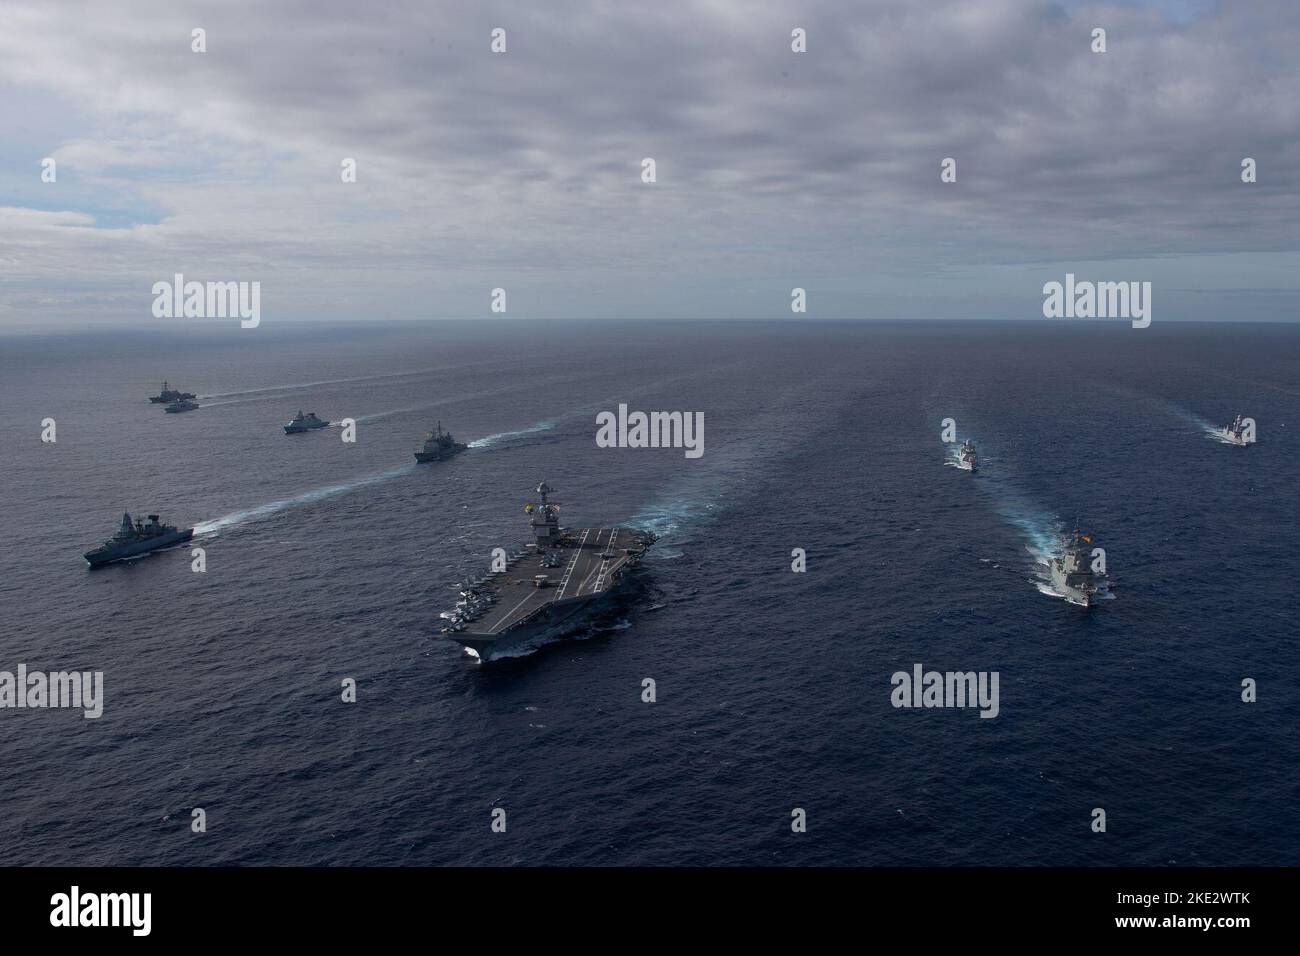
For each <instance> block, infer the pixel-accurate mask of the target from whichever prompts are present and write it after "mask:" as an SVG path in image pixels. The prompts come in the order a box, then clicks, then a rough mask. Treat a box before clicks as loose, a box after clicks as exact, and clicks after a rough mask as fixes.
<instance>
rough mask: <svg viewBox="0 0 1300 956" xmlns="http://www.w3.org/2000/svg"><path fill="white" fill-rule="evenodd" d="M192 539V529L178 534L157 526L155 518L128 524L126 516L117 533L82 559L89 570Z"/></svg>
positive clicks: (151, 516) (171, 529)
mask: <svg viewBox="0 0 1300 956" xmlns="http://www.w3.org/2000/svg"><path fill="white" fill-rule="evenodd" d="M192 537H194V529H193V528H186V529H185V530H184V531H181V530H180V529H179V528H177V527H176V526H175V525H171V524H159V522H158V516H157V515H149V521H148V522H147V523H146V522H143V521H140V520H138V519H137V520H136V521H135V522H134V523H132V521H131V516H130V515H129V514H124V515H122V527H120V528H118V530H117V534H115V535H113V537H111V538H109V539H108V540H107V541H105V542H104V543H103V544H102V545H100V546H99V547H98V548H96V549H95V550H93V551H87V552H86V553H85V554H84V555H83V557H84V558H85V559H86V561H87V563H89V564H90V566H91V567H92V568H95V567H99V565H101V564H108V563H109V562H110V561H121V560H122V559H123V558H134V557H136V556H138V555H141V554H148V553H149V552H150V551H157V550H158V549H159V548H169V547H171V546H172V545H174V544H181V543H182V542H184V541H188V540H190V538H192Z"/></svg>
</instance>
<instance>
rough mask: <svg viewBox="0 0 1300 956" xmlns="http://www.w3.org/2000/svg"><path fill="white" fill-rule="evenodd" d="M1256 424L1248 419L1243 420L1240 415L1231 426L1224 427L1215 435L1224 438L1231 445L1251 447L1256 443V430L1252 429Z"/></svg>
mask: <svg viewBox="0 0 1300 956" xmlns="http://www.w3.org/2000/svg"><path fill="white" fill-rule="evenodd" d="M1253 425H1254V422H1251V420H1250V419H1248V418H1242V417H1241V416H1240V415H1238V416H1237V417H1236V418H1234V419H1233V420H1232V424H1231V425H1224V426H1223V427H1222V428H1220V429H1219V430H1218V431H1217V432H1215V435H1217V436H1218V437H1219V438H1222V439H1223V440H1224V441H1226V442H1228V443H1229V444H1231V445H1242V446H1245V445H1249V444H1250V443H1251V442H1252V441H1254V440H1255V439H1254V431H1255V430H1254V428H1253V427H1251V426H1253Z"/></svg>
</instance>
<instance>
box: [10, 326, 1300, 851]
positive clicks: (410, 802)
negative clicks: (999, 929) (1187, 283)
mask: <svg viewBox="0 0 1300 956" xmlns="http://www.w3.org/2000/svg"><path fill="white" fill-rule="evenodd" d="M0 349H2V351H0V437H2V439H3V442H2V444H0V447H2V448H3V449H4V454H3V456H2V464H0V474H2V475H3V491H4V499H3V515H4V532H3V536H4V547H3V549H0V571H2V575H3V576H2V578H0V670H10V671H12V670H14V669H15V668H16V667H17V665H18V664H19V663H24V664H26V665H27V667H28V669H29V670H50V671H54V670H72V669H77V670H101V671H103V673H104V690H105V703H104V714H103V716H102V717H101V718H100V719H98V720H87V719H85V718H83V716H82V715H81V713H80V712H74V711H68V710H28V709H24V710H2V711H0V817H2V818H3V822H2V824H0V857H2V858H3V859H4V860H5V861H6V862H8V863H10V864H132V865H134V864H166V865H176V864H179V865H217V864H221V865H228V864H240V865H248V864H311V865H430V864H528V865H533V864H537V865H570V864H581V865H592V864H596V865H603V864H624V865H625V864H631V865H666V864H695V865H698V864H722V865H796V864H798V865H922V864H933V865H993V864H1001V865H1008V864H1014V865H1076V864H1077V865H1105V864H1118V865H1165V864H1179V865H1226V864H1275V865H1280V864H1287V865H1297V864H1300V830H1298V828H1297V825H1296V819H1295V807H1296V805H1297V803H1300V785H1298V780H1300V773H1298V771H1297V768H1298V767H1300V737H1297V734H1296V723H1295V720H1296V714H1297V708H1296V704H1297V699H1298V693H1297V692H1298V691H1300V650H1298V648H1297V628H1296V620H1297V598H1296V581H1297V577H1298V576H1300V557H1298V555H1300V548H1298V546H1297V541H1296V534H1297V528H1300V522H1297V514H1296V510H1297V509H1296V491H1297V484H1296V476H1297V474H1300V374H1298V373H1300V327H1297V326H1294V325H1281V324H1279V325H1243V324H1236V323H1223V324H1214V325H1200V324H1196V325H1193V324H1182V325H1179V324H1174V323H1165V324H1163V325H1162V324H1160V323H1156V324H1154V325H1153V326H1152V327H1151V328H1149V329H1146V330H1134V329H1132V328H1130V327H1129V326H1128V325H1127V324H1126V323H1122V322H1105V321H1102V322H1094V323H1069V322H1050V321H1045V320H1044V321H1039V322H1004V323H971V322H963V323H939V322H935V323H915V324H901V323H897V324H896V323H888V322H877V323H848V322H846V323H807V322H797V323H794V322H792V323H791V324H788V325H781V324H775V323H716V324H686V323H618V322H614V323H607V324H606V323H600V324H597V323H591V324H584V323H572V324H565V323H545V324H543V323H532V324H530V323H522V322H482V323H428V324H377V323H365V324H360V323H359V324H357V325H356V326H350V327H331V326H308V325H303V326H300V327H292V326H289V327H275V326H270V325H266V326H263V327H261V328H259V329H256V330H241V329H239V328H238V327H237V326H235V325H234V324H223V325H221V326H219V327H218V326H217V325H214V324H190V325H185V326H181V325H179V324H178V325H177V326H172V327H169V328H167V329H159V330H151V331H144V330H142V331H135V332H113V333H108V332H104V331H83V332H78V333H75V334H73V333H68V334H60V333H52V332H51V333H42V334H17V333H8V334H5V335H4V336H3V337H0ZM164 378H166V379H168V380H170V381H171V383H172V384H173V385H175V386H178V387H181V388H184V389H188V390H190V391H194V392H197V393H198V394H199V395H200V403H201V405H202V406H203V407H202V408H201V409H200V410H198V411H196V412H193V413H190V414H185V415H167V414H164V413H163V412H162V409H161V407H160V406H157V405H150V404H149V402H148V401H147V396H148V395H151V394H154V393H156V392H157V390H158V387H159V385H160V383H161V381H162V380H163V379H164ZM620 402H624V403H627V404H628V405H629V407H630V408H631V409H634V410H636V409H640V410H645V411H654V410H684V411H700V412H703V413H704V418H705V453H704V456H703V457H702V458H700V459H698V460H690V459H687V458H686V457H685V455H684V454H683V452H682V451H681V450H680V449H640V448H637V449H608V448H598V447H597V446H596V443H595V431H596V429H595V415H596V413H597V412H599V411H603V410H615V409H617V407H618V404H619V403H620ZM299 409H302V410H305V411H315V412H317V413H318V414H319V415H320V416H321V417H322V418H326V419H330V420H334V421H337V420H339V419H342V418H344V417H351V418H354V419H355V420H356V423H357V441H356V442H355V443H352V444H347V443H344V442H343V441H341V440H340V434H341V433H340V430H339V429H337V428H330V429H326V430H324V431H321V432H317V433H312V434H307V435H298V436H285V435H284V434H283V433H282V431H281V426H282V424H283V423H284V422H286V421H287V420H288V419H289V418H290V417H291V416H292V415H293V413H294V412H296V411H298V410H299ZM1238 413H1240V414H1243V415H1249V416H1251V417H1253V418H1254V419H1255V420H1256V421H1257V423H1258V437H1259V441H1258V443H1257V444H1256V445H1254V446H1252V447H1249V448H1245V449H1242V448H1237V447H1232V446H1230V445H1225V444H1222V443H1219V442H1217V441H1215V440H1214V439H1213V438H1212V437H1211V436H1210V434H1209V431H1210V429H1211V427H1212V426H1216V425H1222V424H1223V423H1225V422H1227V421H1229V420H1230V419H1231V418H1232V417H1233V416H1234V415H1236V414H1238ZM45 418H53V419H54V420H55V421H56V423H57V441H56V442H55V443H53V444H50V443H42V441H41V440H40V434H41V422H42V420H43V419H45ZM944 418H953V419H955V420H956V423H957V430H958V433H959V435H960V436H961V437H963V438H964V437H967V436H970V437H973V438H974V439H975V441H976V442H977V444H978V447H979V449H980V453H981V458H982V469H981V470H980V471H979V472H977V473H976V474H974V475H971V474H968V473H965V472H962V471H960V470H958V469H956V468H953V467H949V465H948V464H947V463H946V457H947V456H948V455H949V454H950V451H951V449H950V447H948V446H945V445H944V444H943V443H942V442H941V441H940V427H941V426H940V423H941V421H942V419H944ZM438 420H441V422H442V423H443V425H444V426H445V427H448V428H450V429H451V430H452V431H453V432H454V433H455V434H456V435H457V437H458V438H461V439H463V440H466V441H469V442H471V443H472V445H473V447H472V448H471V449H470V450H469V451H467V452H466V453H464V454H462V455H460V456H459V457H457V458H455V459H453V460H450V461H447V462H443V463H440V464H436V465H423V466H417V465H416V464H415V462H414V460H413V458H412V454H411V453H412V450H413V448H414V447H415V446H416V445H417V444H418V442H419V441H420V439H421V438H422V436H423V434H424V432H425V431H427V430H428V429H429V428H431V427H432V426H433V425H434V423H435V422H436V421H438ZM542 479H546V480H548V481H549V482H550V483H551V484H552V485H553V486H555V487H556V489H558V491H557V497H558V498H559V499H560V500H561V501H562V502H563V512H562V517H563V519H564V522H565V523H566V524H569V525H572V526H584V525H587V524H609V523H613V522H619V523H625V524H627V523H630V524H636V525H640V526H644V527H647V528H650V529H652V530H654V531H656V532H658V534H659V535H660V540H659V542H658V543H657V544H656V545H655V547H654V549H653V550H652V552H651V555H650V556H649V557H648V559H647V560H646V561H645V562H644V563H643V564H642V566H641V568H640V569H639V570H638V572H637V575H636V579H635V580H634V581H633V582H632V583H631V586H630V587H629V588H628V589H627V592H626V594H625V595H623V596H622V598H621V600H620V601H619V602H618V603H617V604H616V605H613V606H612V607H611V608H610V609H609V610H608V612H607V613H605V614H603V615H601V616H600V617H599V618H597V619H594V620H593V621H592V622H591V623H590V624H589V625H587V627H586V629H585V630H584V631H583V632H581V633H579V634H577V635H576V636H575V637H574V638H573V639H569V640H565V641H561V642H557V643H554V644H551V645H548V646H546V647H543V648H541V649H540V650H538V651H537V652H536V653H533V654H531V655H528V656H524V657H519V658H515V659H511V660H506V661H501V662H494V663H491V664H488V665H479V664H477V663H476V662H475V661H474V660H473V659H472V658H470V657H468V656H466V655H465V653H464V652H463V651H462V650H461V649H460V647H459V646H458V645H456V644H455V643H453V642H451V641H449V640H447V639H446V638H444V637H443V636H441V635H440V634H439V624H440V623H441V622H440V620H439V618H438V613H439V612H440V611H441V610H443V609H445V608H447V607H449V606H450V605H451V603H452V602H453V601H454V599H455V587H454V586H455V584H456V583H457V582H460V581H463V580H465V579H466V578H467V577H469V576H473V575H477V574H480V573H482V572H484V571H486V570H487V564H488V560H489V556H490V552H491V549H492V548H493V547H497V546H505V547H513V546H515V545H516V544H522V543H523V542H524V541H525V540H526V538H527V530H528V529H527V525H526V521H527V518H526V516H525V515H524V513H523V510H522V507H523V504H524V502H525V501H527V500H528V499H529V498H530V497H532V491H533V489H534V487H535V486H536V485H537V483H538V482H539V481H540V480H542ZM124 510H130V511H131V512H132V513H133V514H134V513H137V512H138V513H141V514H144V513H149V512H159V513H161V514H162V515H163V516H164V517H165V518H167V519H169V520H174V521H177V522H179V523H183V524H185V525H187V526H188V525H195V526H197V527H198V529H199V534H198V535H197V537H196V542H195V543H196V544H197V545H199V546H201V547H203V548H204V549H205V550H206V561H207V570H206V572H203V573H196V572H194V571H192V570H191V558H190V552H189V549H188V548H185V549H179V550H172V551H167V552H163V553H160V554H155V555H153V556H150V557H148V558H145V559H142V560H138V561H134V562H130V563H127V564H123V565H117V566H113V567H109V568H105V569H100V570H96V571H93V572H92V571H90V570H88V569H87V567H86V564H85V562H84V561H83V560H82V558H81V554H82V552H84V551H86V550H88V549H89V548H90V547H92V546H94V545H97V544H98V543H100V542H101V541H102V540H103V539H105V538H106V537H108V536H109V535H110V534H111V533H112V532H113V531H114V530H115V528H116V525H117V523H118V522H119V520H120V518H121V514H122V512H123V511H124ZM1076 523H1077V524H1078V525H1079V527H1081V528H1082V529H1084V531H1086V532H1087V533H1089V534H1090V535H1091V536H1092V537H1093V539H1094V541H1095V542H1096V543H1098V544H1099V545H1101V546H1103V547H1104V548H1105V550H1106V554H1107V564H1108V568H1109V571H1110V574H1111V576H1112V577H1113V578H1114V580H1115V588H1114V599H1113V600H1110V601H1106V602H1103V603H1102V604H1101V605H1100V606H1098V607H1096V608H1093V609H1091V610H1085V609H1082V608H1079V607H1077V606H1074V605H1071V604H1068V603H1066V602H1065V601H1064V600H1062V599H1060V598H1059V597H1058V596H1055V595H1053V594H1051V593H1050V589H1049V588H1047V587H1046V586H1045V585H1044V583H1043V579H1042V578H1043V575H1042V565H1041V563H1040V562H1041V560H1042V557H1043V556H1044V555H1045V554H1047V553H1051V552H1052V551H1053V549H1055V548H1058V547H1059V546H1060V543H1061V541H1062V536H1063V535H1064V533H1065V532H1067V531H1068V530H1071V529H1072V528H1073V527H1074V526H1075V524H1076ZM794 548H804V549H806V552H807V571H806V572H805V573H802V574H798V573H793V572H792V571H791V560H792V559H791V551H792V549H794ZM916 663H921V664H923V665H924V666H925V667H926V668H927V669H931V668H933V669H938V670H941V671H947V670H959V671H967V670H977V671H980V670H985V671H997V672H998V673H999V674H1000V712H999V714H998V716H997V717H996V718H995V719H982V718H980V717H979V716H978V712H977V711H976V710H973V709H966V710H959V709H928V710H927V709H917V710H907V709H897V708H895V707H893V706H892V705H891V703H890V694H891V690H892V687H891V683H890V676H891V674H893V673H894V672H895V671H898V670H910V669H911V668H912V666H913V665H914V664H916ZM349 677H350V678H353V679H355V681H356V682H357V686H358V700H357V702H356V703H354V704H348V703H344V702H343V701H342V700H341V681H342V680H343V679H344V678H349ZM645 678H652V679H653V680H654V681H655V685H656V696H657V699H656V701H655V702H654V703H644V702H643V701H642V682H643V680H644V679H645ZM1246 678H1251V679H1253V680H1254V681H1256V682H1257V686H1258V700H1257V702H1255V703H1245V702H1243V701H1242V699H1241V694H1242V681H1243V680H1244V679H1246ZM494 807H501V808H504V809H505V810H506V812H507V817H506V819H507V829H506V832H504V833H494V832H492V830H491V828H490V823H491V813H492V809H493V808H494ZM194 808H202V809H203V810H204V811H205V813H206V818H207V832H206V833H202V834H196V833H193V832H191V827H190V822H191V812H192V810H193V809H194ZM795 808H802V809H803V810H804V811H805V812H806V815H807V832H806V833H793V832H792V830H791V813H792V810H794V809H795ZM1094 808H1103V809H1104V810H1105V811H1106V815H1107V831H1106V832H1105V833H1094V832H1093V831H1092V829H1091V826H1090V825H1091V823H1092V811H1093V809H1094Z"/></svg>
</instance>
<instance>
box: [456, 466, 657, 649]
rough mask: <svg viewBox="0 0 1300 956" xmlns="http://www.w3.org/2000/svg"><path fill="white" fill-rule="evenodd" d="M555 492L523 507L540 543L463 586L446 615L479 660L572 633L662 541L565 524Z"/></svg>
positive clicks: (543, 492) (630, 531) (542, 489)
mask: <svg viewBox="0 0 1300 956" xmlns="http://www.w3.org/2000/svg"><path fill="white" fill-rule="evenodd" d="M554 490H555V489H554V488H552V487H551V486H550V485H548V484H547V483H546V482H545V481H543V482H542V483H541V484H539V485H538V486H537V494H538V499H539V500H538V501H536V502H529V503H528V504H527V505H525V506H524V511H525V513H527V514H528V515H529V516H530V519H529V527H530V529H531V530H532V533H533V541H532V542H530V543H529V544H526V545H524V547H523V548H521V549H519V550H517V551H515V552H514V553H513V554H511V555H509V556H507V558H506V560H505V562H504V565H505V566H504V568H497V569H495V570H494V571H493V573H491V574H489V575H487V576H485V577H483V578H480V579H478V580H477V581H473V582H470V583H469V584H467V585H463V586H461V590H460V598H461V599H460V601H459V602H457V604H456V606H455V607H454V608H453V609H452V610H450V611H444V612H442V619H443V620H444V621H445V622H446V624H445V625H444V627H443V628H442V632H443V633H444V634H446V635H447V636H448V637H450V638H451V639H452V640H454V641H458V642H459V643H460V644H461V645H463V646H464V648H465V650H466V651H467V652H468V653H469V654H471V655H473V656H474V657H477V658H478V659H479V660H480V661H488V660H491V659H492V658H493V657H497V656H502V655H506V656H509V654H510V653H511V652H513V651H517V650H518V649H519V648H521V647H523V648H526V647H529V646H532V645H534V644H538V645H540V644H542V643H545V642H546V641H547V640H548V639H551V638H555V637H561V636H563V635H564V634H567V633H572V631H573V630H575V629H576V628H577V627H578V626H579V625H580V624H581V622H582V620H583V619H584V617H585V616H586V615H587V614H588V613H589V612H591V611H592V610H594V609H595V608H596V607H597V606H598V604H599V603H600V602H601V599H602V598H605V597H606V596H607V595H609V594H611V593H613V592H614V591H615V590H616V589H618V587H619V585H620V584H621V583H622V582H623V580H624V579H625V576H626V574H627V572H628V571H630V570H631V569H632V568H633V567H635V566H636V564H637V563H638V562H639V561H640V560H641V558H642V556H643V555H644V554H645V553H646V550H647V549H648V548H649V547H650V545H652V544H653V543H654V541H655V536H654V535H653V534H652V533H650V532H649V531H641V530H638V529H635V528H562V527H560V505H559V503H558V502H554V501H551V499H550V495H551V494H552V493H553V492H554Z"/></svg>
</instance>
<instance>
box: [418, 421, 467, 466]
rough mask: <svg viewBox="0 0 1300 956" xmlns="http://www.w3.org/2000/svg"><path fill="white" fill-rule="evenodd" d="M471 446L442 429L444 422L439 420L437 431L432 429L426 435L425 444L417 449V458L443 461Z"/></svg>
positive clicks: (419, 459)
mask: <svg viewBox="0 0 1300 956" xmlns="http://www.w3.org/2000/svg"><path fill="white" fill-rule="evenodd" d="M468 447H469V446H468V445H466V444H465V443H464V442H458V441H456V439H455V438H453V437H452V436H451V432H445V431H443V430H442V422H438V428H437V430H436V431H431V432H429V434H427V435H425V436H424V445H423V446H422V447H420V448H417V449H416V450H415V460H416V461H419V462H425V461H442V460H443V459H444V458H450V457H451V456H452V455H458V454H460V453H461V452H463V451H464V450H465V449H466V448H468Z"/></svg>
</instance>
